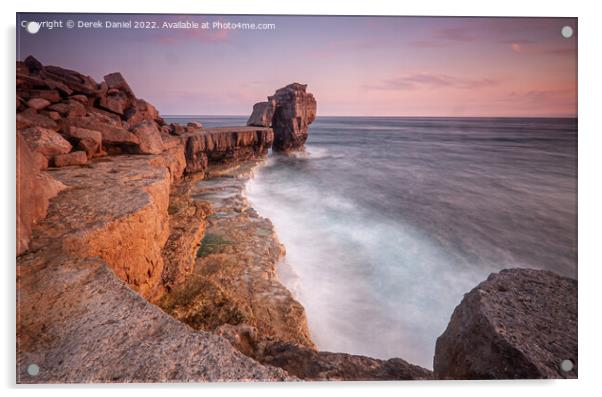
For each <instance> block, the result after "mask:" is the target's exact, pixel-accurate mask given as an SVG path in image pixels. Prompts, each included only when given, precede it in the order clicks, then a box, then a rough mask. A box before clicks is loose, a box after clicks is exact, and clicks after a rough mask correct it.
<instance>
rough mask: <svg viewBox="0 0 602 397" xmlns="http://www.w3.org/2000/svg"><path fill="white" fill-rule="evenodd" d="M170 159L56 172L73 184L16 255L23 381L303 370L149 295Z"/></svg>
mask: <svg viewBox="0 0 602 397" xmlns="http://www.w3.org/2000/svg"><path fill="white" fill-rule="evenodd" d="M182 150H183V148H182ZM167 164H168V163H167V161H166V159H165V158H164V157H163V156H161V155H158V156H117V157H106V158H102V159H96V160H94V161H93V162H92V163H90V164H89V165H88V167H87V168H86V169H81V168H72V167H71V168H64V169H63V168H62V169H58V170H53V171H52V172H51V174H52V175H53V176H55V177H56V178H57V179H58V180H60V181H62V182H63V183H64V184H65V185H67V186H68V187H67V189H66V190H64V191H63V192H61V194H60V195H59V196H57V197H56V198H55V199H54V200H52V201H51V203H50V208H49V210H48V216H47V218H46V219H45V220H43V221H41V222H40V223H39V224H38V225H37V226H36V227H35V229H34V233H33V240H32V242H31V246H32V249H31V250H30V252H29V253H26V254H24V255H21V256H20V257H19V258H18V259H17V291H18V294H17V365H18V369H17V371H18V379H17V380H18V382H21V383H28V382H33V383H38V382H167V381H183V382H190V381H220V380H285V379H292V378H291V377H289V376H288V375H287V374H286V373H285V372H284V371H282V370H280V369H275V368H271V367H265V366H262V365H260V364H258V363H257V362H255V361H253V360H252V359H250V358H248V357H246V356H244V355H242V354H240V353H239V352H237V351H236V350H235V349H234V348H233V347H232V346H231V345H230V344H229V343H228V342H227V341H226V340H225V339H223V338H221V337H218V336H215V335H211V334H208V333H205V332H202V331H195V330H193V329H192V328H190V327H188V326H187V325H185V324H183V323H181V322H179V321H177V320H175V319H173V318H172V317H170V316H168V315H167V314H165V313H163V312H162V311H161V310H160V309H159V308H157V307H156V306H154V305H152V304H151V303H149V302H148V301H147V300H145V299H144V298H143V296H145V297H152V296H153V295H154V294H156V293H158V289H160V288H162V284H161V283H160V281H161V275H162V270H163V259H162V252H161V251H162V248H163V246H164V245H165V241H166V240H167V237H168V231H169V229H168V219H167V214H168V202H169V193H170V182H171V178H170V172H169V171H168V168H167ZM135 291H137V292H138V293H139V294H140V295H139V294H137V293H136V292H135ZM32 363H33V364H36V365H38V366H39V367H40V374H39V375H38V376H36V377H32V376H30V375H28V374H27V366H28V365H30V364H32Z"/></svg>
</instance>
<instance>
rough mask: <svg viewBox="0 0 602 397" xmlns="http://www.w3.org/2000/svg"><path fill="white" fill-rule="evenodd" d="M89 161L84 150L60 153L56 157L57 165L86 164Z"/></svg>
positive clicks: (55, 164)
mask: <svg viewBox="0 0 602 397" xmlns="http://www.w3.org/2000/svg"><path fill="white" fill-rule="evenodd" d="M87 162H88V156H87V155H86V152H84V151H77V152H71V153H67V154H59V155H56V156H55V157H54V166H55V167H67V166H70V165H84V164H86V163H87Z"/></svg>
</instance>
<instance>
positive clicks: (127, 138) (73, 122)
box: [61, 114, 140, 152]
mask: <svg viewBox="0 0 602 397" xmlns="http://www.w3.org/2000/svg"><path fill="white" fill-rule="evenodd" d="M61 125H62V130H63V131H70V128H71V127H73V126H75V127H80V128H85V129H88V130H94V131H99V132H100V133H101V135H102V144H103V146H105V147H112V148H117V149H120V150H124V151H125V152H130V151H132V152H133V151H134V149H135V148H136V146H138V144H140V139H139V138H138V136H136V135H134V134H133V133H132V132H130V131H128V130H126V129H125V128H123V127H121V126H118V125H117V124H116V123H115V122H113V121H111V119H110V118H105V117H102V116H99V115H97V114H88V115H86V116H85V117H76V118H73V119H63V120H61Z"/></svg>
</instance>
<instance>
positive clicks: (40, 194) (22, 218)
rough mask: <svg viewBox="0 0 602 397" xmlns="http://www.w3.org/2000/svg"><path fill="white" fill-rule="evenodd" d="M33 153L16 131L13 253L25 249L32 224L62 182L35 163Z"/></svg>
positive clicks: (61, 186) (45, 207)
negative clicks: (15, 217)
mask: <svg viewBox="0 0 602 397" xmlns="http://www.w3.org/2000/svg"><path fill="white" fill-rule="evenodd" d="M36 163H37V161H36V158H35V154H34V153H33V152H32V150H31V149H30V148H29V145H28V144H27V141H26V140H25V138H24V137H23V136H22V135H21V134H19V133H18V134H17V255H21V254H22V253H24V252H25V251H27V250H28V249H29V244H30V241H31V233H32V227H33V226H34V225H35V224H36V223H37V222H38V221H40V220H41V219H43V218H44V217H45V216H46V213H47V211H48V202H49V200H50V199H51V198H52V197H54V196H56V195H57V194H58V193H59V192H60V191H61V190H63V189H65V187H66V186H65V185H64V184H62V183H60V182H58V181H56V180H55V179H54V178H52V177H50V176H48V175H47V174H45V173H41V172H40V171H39V169H38V166H39V165H37V164H36Z"/></svg>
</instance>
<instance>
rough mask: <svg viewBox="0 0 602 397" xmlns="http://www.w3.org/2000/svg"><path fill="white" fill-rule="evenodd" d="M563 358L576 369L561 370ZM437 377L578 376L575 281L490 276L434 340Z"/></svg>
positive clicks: (520, 274) (525, 273)
mask: <svg viewBox="0 0 602 397" xmlns="http://www.w3.org/2000/svg"><path fill="white" fill-rule="evenodd" d="M563 360H571V361H572V362H573V363H574V368H573V369H572V370H571V371H568V372H564V371H562V370H561V368H560V364H561V362H562V361H563ZM434 373H435V377H436V378H438V379H524V378H576V377H577V281H576V280H573V279H569V278H565V277H561V276H559V275H557V274H555V273H552V272H549V271H543V270H531V269H509V270H502V271H501V272H499V273H497V274H495V273H494V274H492V275H490V276H489V278H488V279H487V280H486V281H484V282H482V283H481V284H479V285H478V286H477V287H476V288H474V289H473V290H472V291H470V292H469V293H468V294H466V295H465V296H464V299H463V300H462V302H461V303H460V305H458V307H456V309H455V310H454V313H453V315H452V317H451V320H450V322H449V325H448V326H447V329H446V330H445V332H444V333H443V334H442V335H441V336H440V337H439V338H438V339H437V345H436V349H435V359H434Z"/></svg>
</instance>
